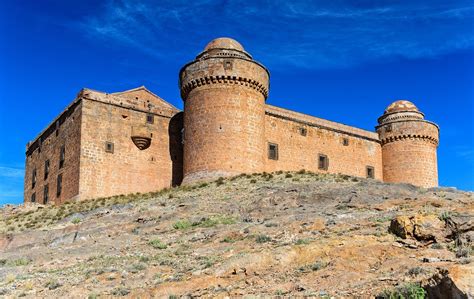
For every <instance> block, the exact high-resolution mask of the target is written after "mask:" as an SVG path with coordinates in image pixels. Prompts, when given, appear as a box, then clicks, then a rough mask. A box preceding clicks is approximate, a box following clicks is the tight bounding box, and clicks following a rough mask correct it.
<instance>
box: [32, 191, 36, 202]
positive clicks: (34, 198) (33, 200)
mask: <svg viewBox="0 0 474 299" xmlns="http://www.w3.org/2000/svg"><path fill="white" fill-rule="evenodd" d="M31 202H36V193H34V192H33V194H31Z"/></svg>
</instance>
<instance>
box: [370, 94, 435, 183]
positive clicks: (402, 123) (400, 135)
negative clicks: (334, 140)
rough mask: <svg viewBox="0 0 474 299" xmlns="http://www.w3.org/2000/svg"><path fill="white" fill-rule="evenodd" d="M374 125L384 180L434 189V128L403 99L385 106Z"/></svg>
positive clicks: (433, 125)
mask: <svg viewBox="0 0 474 299" xmlns="http://www.w3.org/2000/svg"><path fill="white" fill-rule="evenodd" d="M378 123H379V125H378V126H377V127H376V129H377V133H378V134H379V138H380V141H381V145H382V163H383V179H384V181H385V182H389V183H410V184H413V185H417V186H422V187H435V186H438V165H437V157H436V149H437V147H438V141H439V128H438V126H437V125H436V124H434V123H432V122H429V121H427V120H425V119H424V114H423V113H421V112H420V111H419V110H418V108H417V107H416V106H415V105H414V104H413V103H411V102H409V101H405V100H400V101H396V102H394V103H392V104H391V105H390V106H388V107H387V109H386V110H385V113H384V114H383V115H382V116H381V117H379V119H378Z"/></svg>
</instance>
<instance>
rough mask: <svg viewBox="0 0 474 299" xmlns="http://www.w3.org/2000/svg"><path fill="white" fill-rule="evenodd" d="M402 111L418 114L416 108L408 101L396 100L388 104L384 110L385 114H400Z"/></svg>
mask: <svg viewBox="0 0 474 299" xmlns="http://www.w3.org/2000/svg"><path fill="white" fill-rule="evenodd" d="M402 111H416V112H418V108H416V106H415V104H413V103H412V102H410V101H406V100H398V101H395V102H393V103H392V104H390V105H389V106H388V107H387V109H385V114H388V113H394V112H402Z"/></svg>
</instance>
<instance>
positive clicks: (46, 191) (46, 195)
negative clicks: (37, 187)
mask: <svg viewBox="0 0 474 299" xmlns="http://www.w3.org/2000/svg"><path fill="white" fill-rule="evenodd" d="M48 200H49V186H48V185H45V186H44V189H43V203H44V204H47V203H48Z"/></svg>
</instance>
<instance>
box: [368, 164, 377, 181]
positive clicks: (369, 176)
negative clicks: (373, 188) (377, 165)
mask: <svg viewBox="0 0 474 299" xmlns="http://www.w3.org/2000/svg"><path fill="white" fill-rule="evenodd" d="M366 169H367V178H369V179H373V178H374V177H375V171H374V168H373V167H372V166H367V167H366Z"/></svg>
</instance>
